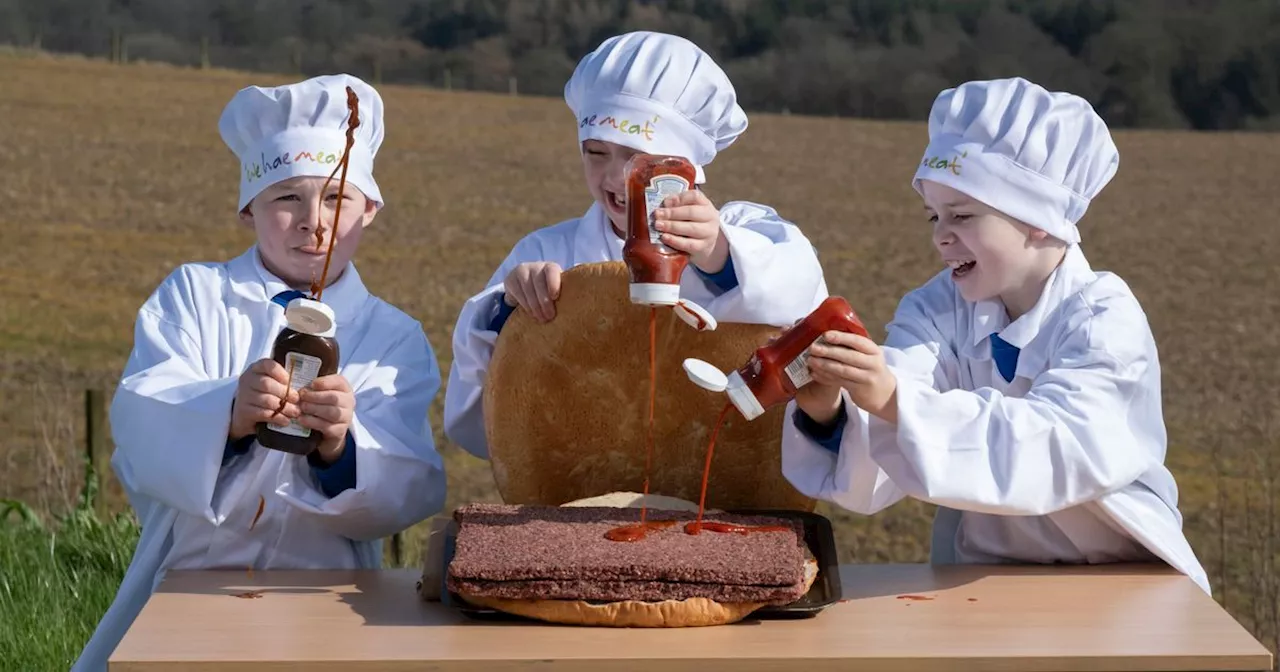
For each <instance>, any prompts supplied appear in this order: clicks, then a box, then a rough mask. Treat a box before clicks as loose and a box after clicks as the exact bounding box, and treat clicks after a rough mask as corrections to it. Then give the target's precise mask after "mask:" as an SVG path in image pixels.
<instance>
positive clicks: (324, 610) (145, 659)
mask: <svg viewBox="0 0 1280 672" xmlns="http://www.w3.org/2000/svg"><path fill="white" fill-rule="evenodd" d="M419 577H420V571H419V570H412V569H405V570H367V571H270V572H255V573H254V574H253V575H252V576H249V575H248V573H247V572H242V571H241V572H234V571H200V572H191V571H185V572H178V571H175V572H170V573H169V574H168V576H167V577H166V578H165V580H164V582H163V583H162V584H161V586H160V587H159V589H158V590H157V592H156V593H155V595H154V596H152V598H151V600H150V601H149V602H148V604H147V606H146V607H145V608H144V609H143V611H142V613H141V614H140V615H139V617H138V619H137V620H136V621H135V622H134V625H133V627H132V629H131V630H130V631H129V633H128V634H127V635H126V636H125V638H124V640H123V641H122V642H121V643H120V645H119V647H118V648H117V649H116V652H115V654H114V655H113V656H112V658H111V665H110V669H111V670H112V672H126V671H139V670H147V671H152V670H165V669H179V668H180V669H184V670H202V671H214V670H217V671H229V670H247V669H270V670H308V671H314V670H330V669H335V670H336V669H342V670H374V669H376V670H388V671H392V672H394V671H395V670H409V669H432V670H448V671H453V670H498V671H501V670H517V669H519V670H525V669H535V668H536V669H557V670H559V669H564V670H575V671H577V670H581V671H586V670H592V671H595V670H653V669H655V668H656V666H658V665H660V666H661V669H662V670H663V672H668V671H672V670H698V671H699V672H705V670H706V669H707V666H708V665H709V664H713V665H714V664H726V663H731V664H732V669H733V670H735V672H744V671H747V672H749V671H753V670H767V669H804V670H806V672H816V671H820V670H829V669H830V670H835V669H839V670H861V669H875V670H907V669H910V670H941V669H946V670H960V669H964V670H1025V671H1035V670H1063V671H1067V670H1270V669H1271V665H1272V658H1271V654H1270V653H1269V652H1268V651H1267V650H1266V649H1265V648H1264V647H1263V646H1262V645H1261V644H1260V643H1258V641H1257V640H1256V639H1254V638H1253V637H1252V636H1251V635H1250V634H1249V633H1248V632H1247V631H1246V630H1245V629H1244V628H1243V627H1242V626H1241V625H1240V624H1239V623H1237V622H1236V621H1235V620H1234V619H1232V618H1231V617H1230V615H1228V614H1227V613H1226V612H1225V611H1224V610H1223V609H1222V608H1221V606H1219V605H1218V604H1217V603H1216V602H1215V601H1214V600H1213V599H1212V598H1210V597H1209V596H1208V595H1206V594H1205V593H1204V592H1203V591H1201V590H1200V589H1199V588H1198V587H1196V585H1195V584H1194V583H1193V582H1192V581H1191V580H1189V579H1188V578H1186V577H1185V576H1182V575H1181V574H1178V573H1176V572H1174V571H1173V570H1171V569H1168V568H1165V567H1152V566H1145V565H1103V566H1089V567H1065V566H1061V565H1059V566H1051V567H1029V566H981V565H956V566H937V567H935V566H930V565H844V566H842V567H841V568H840V581H841V584H842V585H843V593H844V594H843V597H844V600H843V601H841V602H840V603H838V604H835V605H832V606H830V607H828V608H827V609H826V610H825V611H823V612H822V613H820V614H818V615H816V616H814V617H812V618H803V619H789V620H763V619H758V620H750V619H749V620H747V621H744V622H742V623H738V624H734V625H727V626H718V627H707V628H676V629H615V628H593V629H589V630H588V629H586V628H581V627H568V626H556V625H547V624H540V623H533V622H520V623H501V622H492V621H481V620H475V619H471V618H468V617H466V616H464V615H462V614H461V613H459V612H458V611H457V610H455V609H453V608H452V607H450V606H448V605H447V604H442V603H439V602H425V601H423V600H422V599H421V598H420V597H419V595H418V593H417V591H416V589H415V584H416V583H417V580H418V579H419ZM247 591H256V593H257V596H256V597H240V596H242V595H243V594H244V593H246V592H247Z"/></svg>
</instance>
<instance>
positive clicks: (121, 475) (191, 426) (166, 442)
mask: <svg viewBox="0 0 1280 672" xmlns="http://www.w3.org/2000/svg"><path fill="white" fill-rule="evenodd" d="M189 289H190V279H189V277H188V276H187V274H186V272H185V271H184V269H179V270H177V271H175V272H174V273H173V274H172V275H170V277H169V278H167V279H166V280H165V282H163V283H162V284H161V285H160V287H159V288H157V290H156V291H155V292H154V293H153V294H152V296H151V297H150V298H148V300H147V302H146V303H145V304H144V305H143V307H142V308H141V309H140V310H139V312H138V317H137V321H136V323H135V326H134V347H133V351H132V353H130V355H129V360H128V362H127V363H126V364H125V369H124V372H123V375H122V378H121V381H120V384H119V386H118V387H117V388H116V393H115V396H114V397H113V398H112V402H111V409H110V420H111V435H112V439H113V441H114V442H115V446H116V448H115V452H114V453H113V454H112V458H111V465H112V468H113V469H114V470H115V472H116V475H117V478H118V479H119V480H120V483H121V485H122V486H123V487H124V489H125V492H126V494H127V495H128V497H129V500H130V502H133V503H135V505H139V506H140V505H149V503H148V500H153V501H154V502H158V503H161V504H164V505H166V506H169V507H172V508H174V509H176V510H178V511H180V512H182V513H185V514H187V515H191V516H195V517H198V518H203V519H206V520H209V521H210V522H212V523H214V524H217V523H218V522H219V518H218V516H217V515H216V514H215V512H214V510H213V507H212V501H213V496H214V488H215V486H216V484H217V480H218V473H219V470H220V469H221V466H222V456H223V452H224V450H225V448H226V443H227V432H228V430H229V429H230V425H231V402H232V399H233V398H234V397H235V392H236V383H237V382H238V378H236V377H235V376H232V377H226V378H215V377H212V376H210V375H208V374H207V373H206V369H205V367H204V364H203V362H204V359H203V357H202V356H201V349H202V348H203V347H218V346H217V345H216V344H215V345H210V344H203V343H201V342H200V340H199V332H198V329H196V328H195V326H194V325H195V318H194V315H195V306H194V303H193V300H192V296H191V292H190V291H189Z"/></svg>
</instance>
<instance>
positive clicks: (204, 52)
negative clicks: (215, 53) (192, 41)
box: [200, 36, 209, 70]
mask: <svg viewBox="0 0 1280 672" xmlns="http://www.w3.org/2000/svg"><path fill="white" fill-rule="evenodd" d="M200 69H201V70H208V69H209V37H208V36H205V37H201V38H200Z"/></svg>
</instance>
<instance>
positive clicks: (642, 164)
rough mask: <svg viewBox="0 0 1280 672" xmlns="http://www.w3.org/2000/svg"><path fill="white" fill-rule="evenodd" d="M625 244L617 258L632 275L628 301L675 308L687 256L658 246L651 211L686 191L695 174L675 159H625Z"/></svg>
mask: <svg viewBox="0 0 1280 672" xmlns="http://www.w3.org/2000/svg"><path fill="white" fill-rule="evenodd" d="M626 175H627V242H626V243H625V244H624V245H623V246H622V260H623V261H624V262H626V264H627V269H628V270H629V271H630V272H631V302H632V303H639V304H643V305H648V306H674V305H676V303H677V302H678V301H679V300H680V275H681V274H682V273H683V272H684V269H685V266H686V265H687V264H688V263H689V255H688V254H685V253H684V252H680V251H677V250H673V249H671V248H670V247H667V246H666V245H663V244H662V240H661V236H662V233H661V232H660V231H658V230H657V229H656V228H654V217H653V211H654V210H657V209H658V208H660V207H662V201H664V200H665V199H666V198H667V197H668V196H674V195H676V194H679V193H682V192H685V191H688V190H689V189H691V188H692V187H693V183H694V180H695V179H696V175H697V173H696V172H695V171H694V167H693V164H692V163H690V162H689V161H688V160H687V159H684V158H681V157H678V156H658V155H653V154H636V155H634V156H632V157H631V159H630V160H629V161H627V167H626Z"/></svg>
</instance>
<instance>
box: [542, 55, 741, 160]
mask: <svg viewBox="0 0 1280 672" xmlns="http://www.w3.org/2000/svg"><path fill="white" fill-rule="evenodd" d="M564 100H565V102H566V103H568V105H569V109H570V110H572V111H573V115H574V117H575V119H576V120H577V122H578V144H579V146H581V144H582V142H584V141H586V140H603V141H606V142H612V143H615V144H619V145H623V146H625V147H630V148H632V149H635V150H637V151H641V152H644V153H646V154H669V155H674V156H681V157H684V158H686V159H688V160H689V161H690V162H691V163H693V164H694V166H696V167H697V173H698V175H697V181H698V182H699V183H701V182H704V181H706V177H705V175H704V173H703V166H705V165H707V164H709V163H711V161H712V159H714V158H715V156H716V153H717V152H719V151H721V150H723V149H724V148H726V147H728V146H729V145H731V144H733V142H734V141H735V140H737V139H738V136H739V135H742V133H743V131H745V130H747V113H746V112H744V111H743V109H742V108H741V107H739V106H738V98H737V93H736V92H735V91H734V89H733V84H732V83H731V82H730V81H729V77H728V76H727V75H725V73H724V71H723V70H721V69H720V66H718V65H716V63H715V61H713V60H712V59H711V57H710V56H709V55H707V53H706V52H704V51H703V50H702V49H699V48H698V46H697V45H695V44H694V43H693V42H690V41H689V40H686V39H685V38H683V37H678V36H675V35H667V34H664V33H654V32H647V31H640V32H633V33H626V34H623V35H618V36H615V37H611V38H609V39H607V40H605V41H604V42H603V43H602V44H601V45H600V46H599V47H597V48H596V50H595V51H593V52H591V53H589V54H587V55H586V56H584V57H583V58H582V60H581V61H579V62H578V67H577V68H576V69H575V70H574V72H573V77H571V78H570V79H569V82H568V83H567V84H565V87H564Z"/></svg>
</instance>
